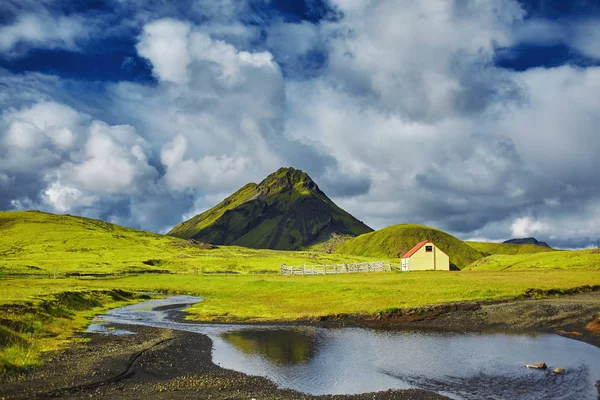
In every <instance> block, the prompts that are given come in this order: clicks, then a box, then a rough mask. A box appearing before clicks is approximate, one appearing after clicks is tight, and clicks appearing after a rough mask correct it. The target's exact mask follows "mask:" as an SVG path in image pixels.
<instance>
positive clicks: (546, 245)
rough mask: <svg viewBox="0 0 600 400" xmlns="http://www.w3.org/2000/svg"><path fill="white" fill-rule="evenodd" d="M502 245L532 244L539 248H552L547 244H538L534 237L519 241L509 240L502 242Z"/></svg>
mask: <svg viewBox="0 0 600 400" xmlns="http://www.w3.org/2000/svg"><path fill="white" fill-rule="evenodd" d="M503 243H508V244H533V245H536V246H540V247H547V248H549V249H551V248H552V247H550V246H549V245H548V243H546V242H540V241H539V240H537V239H536V238H534V237H528V238H519V239H509V240H506V241H504V242H503Z"/></svg>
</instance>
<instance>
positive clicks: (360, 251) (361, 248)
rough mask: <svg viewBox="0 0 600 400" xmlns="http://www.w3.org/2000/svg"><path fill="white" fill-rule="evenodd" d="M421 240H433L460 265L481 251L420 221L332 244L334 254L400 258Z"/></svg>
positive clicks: (469, 260)
mask: <svg viewBox="0 0 600 400" xmlns="http://www.w3.org/2000/svg"><path fill="white" fill-rule="evenodd" d="M423 240H431V241H433V242H434V243H435V244H436V245H437V246H438V247H439V248H440V249H442V250H443V251H444V252H445V253H446V254H448V256H449V257H450V263H452V264H454V265H456V266H457V267H459V268H463V267H465V266H467V265H469V264H470V263H472V262H473V261H475V260H477V259H479V258H482V257H484V255H483V254H482V253H481V252H480V251H478V250H476V249H474V248H472V247H470V246H468V245H466V244H465V243H464V242H462V241H461V240H459V239H457V238H455V237H454V236H452V235H449V234H447V233H445V232H443V231H440V230H437V229H434V228H429V227H427V226H422V225H393V226H389V227H387V228H384V229H381V230H378V231H375V232H372V233H368V234H365V235H361V236H359V237H357V238H354V239H351V240H348V241H346V242H344V243H343V244H341V245H340V246H339V247H337V248H336V250H335V253H338V254H354V255H358V256H367V257H376V258H377V257H385V258H400V257H402V255H403V254H404V253H406V252H407V251H409V250H410V249H411V248H412V247H413V246H415V245H416V244H417V243H419V242H421V241H423Z"/></svg>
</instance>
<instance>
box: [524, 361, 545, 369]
mask: <svg viewBox="0 0 600 400" xmlns="http://www.w3.org/2000/svg"><path fill="white" fill-rule="evenodd" d="M526 367H527V368H533V369H546V368H548V366H547V365H546V363H545V362H539V363H537V364H527V365H526Z"/></svg>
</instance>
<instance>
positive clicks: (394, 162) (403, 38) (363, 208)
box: [0, 0, 600, 241]
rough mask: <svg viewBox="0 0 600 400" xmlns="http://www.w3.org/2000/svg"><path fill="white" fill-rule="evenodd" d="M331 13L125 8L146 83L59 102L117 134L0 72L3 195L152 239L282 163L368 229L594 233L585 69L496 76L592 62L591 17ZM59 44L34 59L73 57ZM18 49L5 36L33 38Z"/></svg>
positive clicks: (489, 9) (487, 9) (449, 8)
mask: <svg viewBox="0 0 600 400" xmlns="http://www.w3.org/2000/svg"><path fill="white" fill-rule="evenodd" d="M217 3H218V4H217ZM331 3H332V6H334V7H337V8H338V10H339V11H341V12H340V14H339V17H340V18H339V19H335V20H334V19H332V20H322V21H320V22H319V23H317V24H310V23H307V22H301V23H292V22H289V21H288V22H284V21H282V20H275V21H273V20H270V21H268V20H264V21H260V22H261V23H259V24H252V25H251V26H250V25H248V24H243V23H242V22H240V21H247V19H243V17H244V16H245V13H247V12H249V8H248V7H247V2H229V1H228V2H214V1H210V2H194V4H193V6H191V7H190V9H189V14H186V18H189V21H180V20H176V19H158V20H155V18H156V15H158V14H157V13H155V12H146V11H140V10H141V4H142V2H141V1H128V2H125V1H122V2H121V4H122V7H124V8H125V9H127V10H130V11H131V15H132V19H131V21H128V23H130V25H128V26H130V27H140V26H141V25H140V24H144V23H146V22H147V21H150V22H148V23H147V24H146V25H145V26H144V27H143V29H142V33H141V35H140V36H139V38H138V41H139V42H138V45H137V50H138V52H139V54H140V55H141V56H143V57H145V58H147V59H148V61H149V62H150V63H151V66H152V70H153V73H154V76H155V78H156V80H157V82H154V83H152V84H138V83H126V82H120V83H115V84H109V85H107V86H106V91H102V93H107V94H106V96H107V97H106V98H101V99H100V100H98V101H97V103H96V98H95V96H94V99H93V100H91V96H90V95H88V94H87V93H88V91H83V90H80V92H79V93H78V96H79V97H78V100H80V99H81V98H83V99H84V100H85V99H87V103H86V104H85V106H81V107H80V106H79V105H77V106H74V107H75V108H81V109H82V110H86V111H87V113H89V114H94V112H93V110H94V107H96V106H98V105H100V106H99V107H100V108H102V109H101V110H100V113H98V115H103V116H106V118H104V117H103V118H101V119H105V120H106V121H110V122H111V123H114V121H119V123H122V124H127V125H109V124H106V123H101V122H99V121H95V122H94V121H93V118H98V117H97V116H96V115H93V116H87V115H85V114H83V113H82V112H79V111H77V110H75V109H73V108H68V107H66V106H64V105H61V104H60V103H61V102H68V101H72V97H71V95H70V94H65V93H66V91H67V90H68V89H66V87H67V86H68V85H64V88H63V86H61V83H62V81H61V80H60V79H59V78H52V79H51V78H50V77H47V76H42V75H39V74H37V75H35V76H33V75H32V74H29V75H28V76H27V79H25V78H22V79H21V77H16V76H13V75H10V74H7V73H3V72H2V71H0V79H2V82H3V83H5V86H6V87H9V88H10V90H9V91H8V92H2V93H0V105H1V106H2V109H3V110H4V111H3V113H2V119H1V121H0V124H1V125H0V136H1V139H0V140H1V141H2V142H1V143H2V146H0V147H1V148H0V179H4V178H2V176H3V175H2V174H4V175H6V176H7V177H10V178H9V179H11V180H12V181H11V182H19V185H15V186H18V187H19V191H18V192H15V193H14V194H13V193H11V195H10V198H9V200H6V198H5V197H6V195H5V194H4V193H2V194H0V201H1V202H2V204H10V202H11V201H12V202H15V203H14V204H17V205H18V206H24V205H27V204H29V205H35V204H38V203H39V202H40V201H42V202H43V201H44V199H45V200H47V201H46V202H47V204H46V205H47V206H49V207H54V209H59V208H60V209H68V208H75V209H77V210H80V209H82V210H86V212H88V213H92V212H93V213H96V215H102V216H103V217H104V218H106V216H107V215H108V216H110V217H111V218H114V220H115V221H121V222H122V223H125V222H130V223H131V224H133V225H143V227H152V228H153V229H164V228H165V227H167V226H168V225H169V223H176V222H179V220H180V217H181V215H183V214H185V213H186V212H189V211H192V210H193V211H194V212H196V211H197V212H200V211H203V210H204V209H206V208H208V207H210V206H211V205H214V204H216V203H217V202H218V201H220V200H221V199H222V197H224V196H225V195H226V194H229V193H231V192H232V191H233V190H235V189H237V188H239V187H240V186H241V185H243V184H245V183H247V182H249V181H258V180H260V179H262V178H263V177H264V176H265V175H266V174H267V173H269V172H272V171H273V170H275V169H277V168H278V167H280V166H282V165H293V166H296V167H303V168H304V169H306V170H307V171H308V172H309V173H310V174H311V175H312V176H313V178H315V180H316V181H317V182H318V183H319V184H320V186H321V188H322V189H324V190H325V191H326V192H327V193H329V194H331V193H334V195H335V196H337V197H336V198H335V199H334V200H335V201H336V202H337V203H338V204H339V205H340V206H342V207H344V208H346V209H348V210H349V211H351V212H352V213H354V214H355V215H356V216H357V217H359V218H360V219H362V220H364V221H365V222H367V223H368V224H370V225H372V226H373V227H375V228H379V227H383V226H386V225H390V224H392V223H401V222H416V223H425V224H430V225H433V226H436V227H439V228H442V229H447V230H451V231H453V232H454V233H458V234H462V235H465V236H470V237H484V238H490V239H492V240H498V239H500V238H507V237H509V235H513V234H516V233H519V234H525V233H526V234H527V235H532V234H535V235H541V236H542V237H541V239H544V238H546V239H547V238H551V237H555V238H560V237H565V238H568V239H569V240H575V241H576V240H589V238H591V239H593V238H594V237H598V236H600V231H599V230H598V228H597V226H599V224H598V223H597V222H598V215H600V214H598V211H597V210H598V207H597V204H600V193H599V192H598V188H597V187H596V186H597V185H596V184H595V181H596V179H595V175H594V174H595V171H596V170H598V169H599V168H600V161H598V157H597V155H596V154H595V153H596V152H597V151H596V149H597V148H598V147H599V146H600V142H599V140H600V139H599V138H598V135H597V126H600V120H599V117H598V112H597V110H598V109H600V100H599V98H598V96H597V93H598V92H600V69H599V68H597V67H589V68H574V67H571V66H564V67H561V68H539V69H534V70H529V71H526V72H518V71H508V70H504V69H500V68H496V67H495V65H494V61H495V57H496V55H497V54H496V51H497V49H498V48H502V47H510V46H513V45H515V44H518V43H534V44H556V43H561V42H569V44H571V45H572V46H575V47H577V48H578V49H579V51H581V52H582V53H584V54H586V55H588V56H590V57H597V52H596V50H595V47H594V46H595V43H596V42H597V41H595V40H594V39H593V38H594V37H595V36H594V35H595V26H596V25H594V24H595V23H593V21H591V22H590V21H588V22H590V23H589V24H588V23H586V24H582V25H581V27H580V29H578V30H575V29H572V30H570V31H569V30H568V29H566V30H564V31H559V32H557V29H556V28H557V23H555V22H549V21H545V20H540V19H533V20H532V19H524V11H523V9H522V8H521V6H520V4H519V2H517V1H515V0H491V1H479V0H465V1H460V2H449V1H445V0H432V1H426V2H397V1H392V0H382V1H377V2H375V1H363V0H332V1H331ZM161 7H162V8H161V10H162V11H161V12H160V13H159V14H160V15H177V6H175V5H171V4H166V3H165V4H163V5H161ZM165 10H166V11H165ZM186 12H187V10H186ZM200 17H201V18H200ZM198 18H199V19H202V20H203V21H204V20H206V21H205V22H203V23H202V24H199V25H197V24H195V23H193V22H191V21H193V20H195V19H198ZM240 18H241V19H240ZM17 21H18V20H17ZM15 25H16V23H15ZM3 29H4V28H3ZM49 31H51V30H49ZM82 35H83V36H82ZM58 36H59V35H56V34H55V35H54V36H52V35H50V36H49V37H54V39H52V40H54V42H52V40H49V41H48V42H47V43H46V44H45V45H47V46H51V45H55V44H56V43H59V44H60V46H70V44H65V43H67V42H68V41H62V42H61V40H60V39H56V38H57V37H58ZM10 37H12V38H14V37H16V36H14V35H13V36H10ZM21 37H25V36H23V35H21ZM27 37H28V38H29V39H19V40H18V41H21V42H23V43H34V42H35V41H36V40H38V39H35V35H30V36H27ZM73 37H74V38H75V39H73V41H72V44H73V45H75V44H76V41H77V39H76V38H77V37H85V32H83V33H81V35H79V36H77V35H75V36H73ZM1 40H5V42H6V43H9V42H10V43H12V44H10V48H11V49H13V48H17V47H19V46H18V45H16V43H17V42H18V41H15V40H16V39H10V38H9V39H6V38H3V39H0V41H1ZM262 40H264V42H262V43H261V41H262ZM52 43H55V44H52ZM257 43H260V45H259V47H257V46H256V44H257ZM263 45H264V47H263ZM5 46H8V45H5ZM265 48H266V49H269V50H270V51H272V53H271V52H270V51H269V52H266V51H264V49H265ZM11 51H12V50H11ZM313 51H314V52H322V53H323V54H322V60H316V61H315V60H312V58H313V55H314V54H313V53H312V52H313ZM316 58H319V57H316ZM313 61H314V65H312V66H311V68H312V69H310V70H309V71H305V73H303V71H302V69H303V68H306V67H305V65H306V63H310V62H313ZM321 61H322V62H321ZM278 62H282V64H283V65H285V68H286V74H285V76H284V74H283V73H282V71H281V70H280V67H279V65H278ZM69 84H71V85H72V84H73V83H72V82H69ZM57 88H59V89H57ZM92 92H93V91H92ZM93 93H94V94H95V92H93ZM59 94H60V95H59ZM88 96H89V97H88ZM53 97H56V98H57V100H56V101H54V102H52V101H46V102H43V101H42V100H43V99H46V100H49V99H52V98H53ZM59 97H60V99H61V100H60V101H59V100H58V98H59ZM13 98H18V99H19V102H20V103H19V102H17V101H13ZM31 104H33V106H32V105H31ZM69 104H73V103H69ZM11 106H14V107H13V108H11ZM154 166H156V168H155V167H154ZM34 170H35V172H34ZM47 175H49V176H52V177H54V178H52V179H50V180H44V177H45V176H47ZM4 181H6V179H4ZM0 184H1V183H0ZM40 188H41V189H40ZM4 192H6V191H4ZM3 196H4V197H3ZM36 196H37V198H36ZM28 199H29V200H28ZM40 199H41V200H40ZM123 200H127V201H123ZM28 201H29V203H28ZM125 203H126V204H127V205H123V204H125ZM164 204H169V205H170V207H168V212H169V214H168V215H167V211H165V212H164V213H163V211H164V210H165V207H164ZM15 207H16V206H15ZM163 214H165V215H166V216H164V217H163ZM533 215H535V218H533V217H532V216H533ZM589 221H592V222H589Z"/></svg>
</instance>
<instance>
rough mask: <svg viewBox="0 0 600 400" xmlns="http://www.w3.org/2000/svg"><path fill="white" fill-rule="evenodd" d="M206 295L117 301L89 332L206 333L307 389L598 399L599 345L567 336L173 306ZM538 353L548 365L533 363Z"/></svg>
mask: <svg viewBox="0 0 600 400" xmlns="http://www.w3.org/2000/svg"><path fill="white" fill-rule="evenodd" d="M199 301H201V299H199V298H196V297H190V296H171V297H168V298H166V299H155V300H150V301H147V302H144V303H140V304H136V305H131V306H126V307H122V308H118V309H115V310H112V311H110V312H108V313H107V314H106V315H103V316H101V317H98V318H96V319H95V320H94V321H93V323H92V325H91V326H90V327H89V329H88V331H89V332H97V333H111V334H130V333H131V332H128V331H126V330H120V329H113V328H110V329H109V328H107V326H110V325H111V324H130V325H131V324H133V325H147V326H153V327H159V328H168V329H176V330H183V331H188V332H197V333H200V334H204V335H207V336H209V337H210V338H211V339H212V341H213V362H214V363H216V364H218V365H220V366H222V367H224V368H228V369H233V370H236V371H240V372H243V373H246V374H252V375H261V376H265V377H267V378H269V379H270V380H272V381H273V382H274V383H275V384H277V385H278V386H279V387H282V388H290V389H294V390H297V391H300V392H304V393H308V394H317V395H318V394H356V393H366V392H375V391H382V390H387V389H407V388H420V389H425V390H431V391H435V392H438V393H441V394H443V395H446V396H448V397H451V398H455V399H465V400H470V399H483V398H485V399H581V400H585V399H597V398H598V390H597V389H596V387H595V385H596V382H597V381H599V380H600V349H598V348H597V347H595V346H592V345H589V344H586V343H583V342H580V341H576V340H572V339H568V338H564V337H561V336H558V335H553V334H541V333H522V332H520V333H509V332H493V333H473V332H444V331H439V330H436V331H433V330H382V329H363V328H320V327H311V326H294V327H290V326H277V325H272V326H257V325H225V324H194V323H183V322H178V321H174V320H172V319H170V318H169V313H168V312H167V311H165V310H166V309H173V308H180V309H183V308H185V307H187V306H188V305H189V304H193V303H196V302H199ZM539 361H544V362H546V364H547V365H548V367H549V369H547V370H533V369H528V368H525V367H524V365H525V364H531V363H535V362H539ZM554 368H563V369H565V371H566V373H564V374H554V373H553V372H552V369H554Z"/></svg>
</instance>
